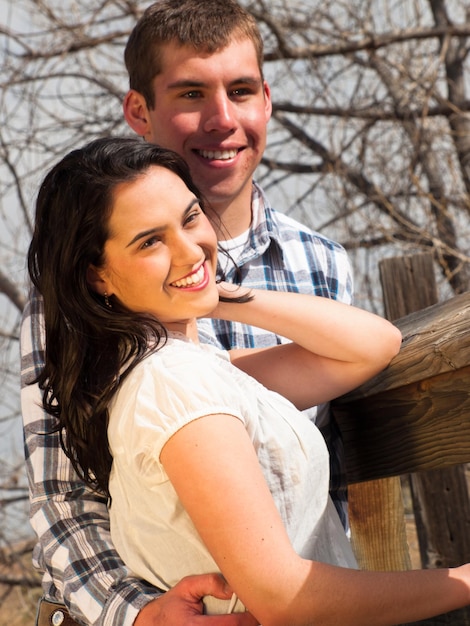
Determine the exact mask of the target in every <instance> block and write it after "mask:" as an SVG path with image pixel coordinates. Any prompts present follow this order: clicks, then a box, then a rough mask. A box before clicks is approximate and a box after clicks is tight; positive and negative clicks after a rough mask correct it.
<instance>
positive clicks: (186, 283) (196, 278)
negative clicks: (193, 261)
mask: <svg viewBox="0 0 470 626" xmlns="http://www.w3.org/2000/svg"><path fill="white" fill-rule="evenodd" d="M208 281H209V274H208V272H207V271H206V263H205V262H204V263H203V264H202V265H200V266H199V268H198V269H197V270H196V271H195V272H192V273H191V274H188V275H187V276H184V277H183V278H179V279H178V280H175V281H174V282H172V283H170V284H171V286H172V287H177V288H178V289H190V288H193V289H194V288H197V289H199V288H201V287H205V286H206V284H207V283H208Z"/></svg>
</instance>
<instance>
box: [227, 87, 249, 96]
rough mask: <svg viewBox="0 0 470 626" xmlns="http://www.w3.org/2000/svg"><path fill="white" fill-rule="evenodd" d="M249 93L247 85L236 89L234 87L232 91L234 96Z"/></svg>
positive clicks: (247, 94)
mask: <svg viewBox="0 0 470 626" xmlns="http://www.w3.org/2000/svg"><path fill="white" fill-rule="evenodd" d="M251 93H252V91H251V89H248V88H247V87H239V88H238V89H234V90H233V91H232V95H233V96H235V97H241V96H249V95H250V94H251Z"/></svg>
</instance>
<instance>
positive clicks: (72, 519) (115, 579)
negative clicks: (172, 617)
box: [21, 186, 352, 626]
mask: <svg viewBox="0 0 470 626" xmlns="http://www.w3.org/2000/svg"><path fill="white" fill-rule="evenodd" d="M239 266H240V269H241V276H242V282H243V284H244V285H247V286H251V287H267V288H270V289H278V290H287V291H299V292H303V293H315V294H317V295H321V296H325V297H330V298H335V299H338V300H341V301H343V302H347V303H350V302H351V293H352V280H351V271H350V266H349V262H348V259H347V256H346V253H345V251H344V250H343V248H341V246H339V245H337V244H336V243H334V242H332V241H330V240H328V239H326V238H324V237H322V236H320V235H319V234H317V233H313V232H311V231H309V230H308V229H307V228H305V227H303V226H301V225H300V224H298V223H297V222H295V221H294V220H292V219H290V218H289V217H287V216H285V215H283V214H281V213H277V212H275V211H273V210H272V209H271V208H270V206H269V205H268V203H267V200H266V198H265V197H264V195H263V193H262V191H261V189H260V188H259V187H257V186H254V190H253V232H252V235H251V238H250V240H249V242H248V244H247V246H246V249H245V250H244V252H243V253H242V256H241V257H240V261H239ZM227 278H228V279H229V280H230V279H231V278H232V279H233V272H232V274H229V275H228V276H227ZM211 325H213V327H214V328H215V330H216V333H217V336H218V339H219V343H218V345H222V346H223V347H225V348H229V347H247V346H266V345H273V343H281V342H283V341H285V340H284V339H283V338H280V337H278V338H275V337H273V336H272V335H270V334H269V333H266V332H264V331H262V330H259V329H253V328H247V327H245V326H243V325H241V324H233V323H226V322H221V321H216V320H214V321H208V320H203V321H202V322H201V329H200V331H201V339H202V340H204V341H208V342H210V343H217V342H216V341H215V340H214V329H213V328H212V327H211ZM21 354H22V357H21V369H22V375H21V384H22V390H21V403H22V412H23V421H24V433H25V457H26V467H27V473H28V480H29V488H30V500H31V524H32V526H33V528H34V530H35V532H36V533H37V536H38V544H37V545H36V548H35V551H34V557H33V558H34V563H35V565H36V567H37V568H38V569H40V570H41V571H43V572H45V573H44V575H43V590H44V595H45V597H46V598H48V599H50V600H52V601H56V602H62V603H65V604H66V605H67V606H68V607H69V609H70V612H71V614H72V615H73V617H74V618H75V619H77V620H79V621H81V622H83V623H84V624H87V625H88V626H105V625H107V626H111V625H113V626H131V624H132V623H133V622H134V620H135V617H136V615H137V613H138V612H139V610H140V609H141V608H142V607H143V606H144V605H145V604H146V603H147V602H148V601H149V599H152V598H154V597H157V596H158V595H159V593H160V592H159V591H158V590H156V589H154V588H153V587H151V586H149V585H147V584H146V583H145V582H143V581H140V580H137V579H135V578H133V577H132V576H131V574H130V572H129V571H128V570H127V569H126V568H125V567H124V565H123V563H122V561H121V560H120V558H119V556H118V555H117V553H116V551H115V550H114V549H113V548H112V545H111V541H110V534H109V517H108V512H107V502H106V500H105V499H104V498H100V497H99V496H97V495H96V494H94V493H93V492H92V491H90V490H89V489H88V488H87V487H86V486H85V485H84V484H83V482H82V481H80V479H79V478H78V477H77V476H76V474H75V472H74V470H73V468H72V466H71V464H70V462H69V460H68V459H67V458H66V456H65V455H64V453H63V451H62V449H61V446H60V441H59V437H58V435H57V433H52V434H51V433H48V427H49V429H50V418H49V417H48V416H47V415H45V414H44V412H43V410H42V407H41V396H40V392H39V389H38V387H37V385H28V382H30V381H31V380H34V379H35V377H36V376H37V374H38V372H39V371H40V370H41V368H42V366H43V362H44V356H43V355H44V335H43V310H42V301H41V298H40V297H39V296H38V294H37V293H35V292H34V291H33V292H32V294H31V298H30V302H29V304H28V306H27V307H26V309H25V311H24V315H23V323H22V330H21ZM313 382H314V381H313ZM314 414H315V411H312V415H314ZM322 414H323V415H324V414H325V411H322ZM323 432H324V435H325V438H326V439H327V441H328V443H329V447H330V452H331V454H332V465H333V471H332V478H333V483H334V489H333V491H332V496H333V498H334V501H335V504H336V505H337V508H338V510H339V512H340V514H341V518H342V520H343V522H344V523H345V524H346V516H345V511H346V508H345V505H346V497H347V496H346V490H345V481H344V480H343V479H344V476H343V474H342V467H343V465H342V460H341V459H342V453H341V440H340V438H338V437H337V432H336V430H335V429H333V428H332V427H331V423H330V422H329V421H328V420H327V424H326V426H325V428H324V429H323Z"/></svg>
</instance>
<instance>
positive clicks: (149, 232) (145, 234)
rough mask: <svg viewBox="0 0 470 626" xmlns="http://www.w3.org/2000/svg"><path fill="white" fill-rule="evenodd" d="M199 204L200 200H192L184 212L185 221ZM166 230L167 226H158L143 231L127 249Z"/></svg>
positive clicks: (133, 239) (130, 242) (132, 240)
mask: <svg viewBox="0 0 470 626" xmlns="http://www.w3.org/2000/svg"><path fill="white" fill-rule="evenodd" d="M198 203H199V198H193V199H192V200H191V202H190V203H189V204H188V206H187V207H186V209H185V210H184V211H183V219H184V218H185V217H186V216H187V214H188V213H189V212H190V211H191V209H192V208H193V206H194V205H195V204H198ZM166 228H167V225H166V224H163V225H162V226H156V227H154V228H149V229H148V230H144V231H141V232H140V233H137V235H135V237H133V238H132V239H131V241H129V243H128V244H127V245H126V248H129V246H132V244H134V243H136V242H137V241H139V240H140V239H144V238H145V237H148V236H149V235H156V234H158V233H161V232H163V231H164V230H166Z"/></svg>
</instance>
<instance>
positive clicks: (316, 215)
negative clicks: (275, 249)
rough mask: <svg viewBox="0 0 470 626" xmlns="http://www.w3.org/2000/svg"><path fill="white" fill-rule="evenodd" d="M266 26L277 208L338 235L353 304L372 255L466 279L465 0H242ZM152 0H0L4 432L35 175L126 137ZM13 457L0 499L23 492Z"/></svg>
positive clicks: (270, 177)
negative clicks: (99, 142)
mask: <svg viewBox="0 0 470 626" xmlns="http://www.w3.org/2000/svg"><path fill="white" fill-rule="evenodd" d="M241 1H242V2H243V3H244V4H245V5H246V6H247V7H248V8H249V9H250V11H252V12H253V14H254V15H255V17H256V18H257V20H258V21H259V24H260V26H261V28H262V31H263V34H264V37H265V42H266V49H265V73H266V77H267V79H268V80H269V82H270V85H271V88H272V95H273V103H274V112H273V119H272V122H271V124H270V134H269V142H268V148H267V151H266V154H265V157H264V159H263V162H262V164H261V166H260V168H259V172H258V174H257V178H258V180H259V181H260V182H261V183H262V184H263V186H264V187H265V188H266V189H267V190H268V193H269V196H270V198H271V200H272V202H273V204H274V206H275V207H276V208H278V209H280V210H281V211H284V212H287V213H290V214H292V215H293V216H294V217H296V218H298V219H300V220H301V221H303V222H304V223H307V224H308V225H310V226H311V227H313V228H314V229H316V230H319V231H321V232H323V233H324V234H327V235H329V236H330V237H332V238H333V239H335V240H337V241H340V242H341V243H342V244H343V245H344V246H345V247H346V248H347V249H348V251H349V252H350V256H351V259H352V261H353V263H354V267H355V274H356V302H357V303H358V304H359V305H361V306H364V307H366V308H369V309H373V310H378V311H379V312H380V311H381V304H380V302H381V296H380V289H379V288H378V282H379V281H378V274H377V262H378V260H379V259H380V258H382V257H384V256H390V255H394V256H398V255H403V254H407V253H414V252H418V251H423V250H425V251H431V252H432V254H433V255H434V259H435V267H436V276H437V278H438V282H439V287H440V292H441V298H446V297H449V296H452V295H453V294H457V293H460V292H462V291H465V290H467V289H468V288H469V278H470V273H469V272H470V269H469V261H470V254H469V244H470V228H469V223H470V220H469V214H470V97H469V89H470V85H469V78H468V77H469V76H470V72H469V69H470V68H469V54H468V52H469V46H470V8H469V6H468V2H467V1H466V0H393V1H392V2H390V1H389V0H322V1H321V2H320V0H241ZM148 4H150V0H146V1H145V2H144V1H141V0H65V1H64V0H0V43H1V46H0V55H1V56H0V66H1V72H0V122H1V123H0V222H1V226H0V244H1V249H0V354H1V355H2V356H1V359H2V361H1V381H2V383H3V398H4V401H3V403H2V408H1V412H0V427H2V428H4V429H5V432H7V428H9V424H10V423H15V424H16V425H17V427H18V425H19V423H20V420H19V401H18V380H17V378H18V342H19V322H20V314H21V311H22V308H23V305H24V302H25V298H26V283H25V272H24V270H25V262H24V259H25V252H26V248H27V244H28V240H29V237H30V235H31V228H32V207H33V201H34V195H35V192H36V189H37V186H38V183H39V180H40V179H41V177H42V176H43V175H44V173H45V172H46V170H47V169H48V168H49V166H50V165H51V164H52V163H53V162H55V161H56V160H57V159H58V158H59V157H60V156H62V155H63V154H64V153H65V152H66V151H68V150H69V149H71V148H72V147H74V146H78V145H82V144H83V143H85V142H86V141H88V140H89V139H91V138H94V137H97V136H102V135H111V134H129V132H130V131H129V129H128V128H127V127H126V126H125V124H124V122H123V119H122V113H121V101H122V96H123V94H124V93H125V91H126V89H127V79H126V75H125V71H124V67H123V60H122V54H123V47H124V43H125V41H126V39H127V36H128V33H129V31H130V29H131V28H132V25H133V24H134V23H135V21H136V19H137V18H138V17H139V15H140V14H141V13H142V11H143V10H144V9H145V7H146V6H148ZM17 468H18V460H16V462H12V463H11V464H9V465H5V469H4V470H3V474H2V476H1V477H0V483H3V484H1V485H0V487H2V486H3V487H4V489H3V490H2V492H1V493H2V494H4V496H3V499H2V500H1V501H0V505H1V508H2V510H3V511H5V510H6V508H7V503H8V501H9V498H8V493H9V488H10V487H11V482H10V479H11V478H12V477H16V478H15V480H16V483H15V487H19V488H20V491H19V492H17V491H15V496H14V497H15V498H16V497H17V496H18V494H20V496H18V497H23V498H26V488H25V482H24V477H23V474H22V473H21V472H19V473H18V472H17Z"/></svg>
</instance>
